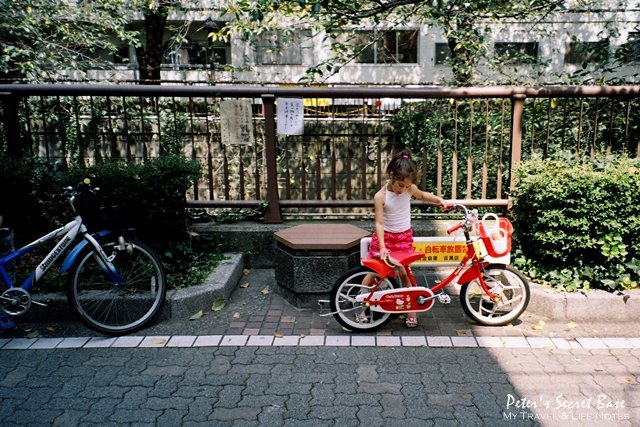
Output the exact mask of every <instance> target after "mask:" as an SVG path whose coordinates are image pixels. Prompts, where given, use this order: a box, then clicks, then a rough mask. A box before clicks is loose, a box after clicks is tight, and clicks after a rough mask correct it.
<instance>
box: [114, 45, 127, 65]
mask: <svg viewBox="0 0 640 427" xmlns="http://www.w3.org/2000/svg"><path fill="white" fill-rule="evenodd" d="M113 63H114V64H129V63H131V60H130V59H129V46H128V45H124V46H118V49H117V50H116V52H115V53H114V54H113Z"/></svg>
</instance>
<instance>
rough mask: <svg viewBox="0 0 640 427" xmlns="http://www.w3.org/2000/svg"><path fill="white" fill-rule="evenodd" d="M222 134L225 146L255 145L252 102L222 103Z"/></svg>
mask: <svg viewBox="0 0 640 427" xmlns="http://www.w3.org/2000/svg"><path fill="white" fill-rule="evenodd" d="M220 133H221V139H222V143H223V144H224V145H232V144H253V117H252V115H251V101H249V100H248V99H238V100H231V101H221V102H220Z"/></svg>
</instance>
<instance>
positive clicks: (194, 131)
mask: <svg viewBox="0 0 640 427" xmlns="http://www.w3.org/2000/svg"><path fill="white" fill-rule="evenodd" d="M292 99H293V100H297V101H296V102H295V103H293V104H291V105H298V106H300V109H299V111H296V112H295V114H294V113H291V112H290V111H288V112H287V113H285V111H284V110H285V107H284V106H285V104H287V105H289V102H288V101H290V100H292ZM0 100H1V102H2V107H3V108H2V114H3V116H2V119H3V120H2V129H1V130H2V133H1V136H2V139H1V140H0V145H4V147H5V148H6V150H7V151H8V152H9V153H10V154H12V155H24V154H26V155H31V156H36V157H41V158H44V159H47V160H53V161H60V162H63V163H84V164H91V163H94V162H100V161H103V160H127V161H144V159H146V158H149V157H154V156H160V155H163V154H164V153H173V154H181V155H184V156H186V157H188V158H191V159H194V160H196V161H198V162H200V164H201V165H202V169H203V175H202V177H201V179H200V180H199V181H198V182H194V183H193V188H192V189H191V190H190V191H189V193H188V195H187V197H188V205H189V206H190V207H202V208H247V207H249V208H256V207H261V206H266V212H265V221H266V222H280V221H282V218H283V216H285V215H289V214H292V213H296V214H305V213H312V214H314V215H318V214H327V213H332V214H335V213H336V212H338V213H339V212H345V211H347V212H358V211H360V212H365V211H369V212H370V207H371V206H373V203H372V198H373V194H374V193H375V191H376V190H377V189H378V188H380V187H381V186H382V183H383V181H384V179H385V174H384V168H385V166H386V164H387V161H388V159H389V157H390V156H391V155H392V152H393V151H394V150H395V149H397V148H398V147H405V146H406V147H409V148H411V150H412V152H413V153H414V155H415V156H416V157H417V158H418V159H419V162H420V164H421V168H422V169H421V174H420V176H421V179H420V183H419V185H420V187H421V188H423V189H426V190H429V191H432V192H435V193H437V194H439V195H441V196H442V197H445V198H447V199H455V200H462V201H464V203H467V204H469V205H473V206H493V207H506V206H507V204H508V194H509V189H510V188H512V187H513V186H514V185H515V175H514V174H513V170H514V168H515V167H516V166H517V165H518V163H519V162H520V161H522V160H523V159H527V158H530V157H532V156H541V157H543V158H547V157H550V156H583V155H591V156H593V155H595V154H596V153H607V152H609V153H612V152H627V153H629V154H630V155H634V156H639V155H640V86H619V87H604V86H602V87H601V86H580V87H540V88H525V87H474V88H389V87H385V88H380V87H376V88H362V87H341V88H329V87H326V88H325V87H314V88H303V87H249V86H245V87H232V86H222V87H216V86H183V85H170V86H167V85H163V86H139V85H78V84H72V85H65V84H51V85H0ZM287 108H289V107H287ZM289 113H291V114H292V115H295V116H296V117H293V118H292V117H287V116H286V114H289ZM285 122H287V124H288V125H290V124H292V123H293V124H297V125H299V126H300V129H298V130H297V131H293V132H290V131H289V130H283V129H278V128H279V126H278V125H284V124H285ZM282 127H285V126H282Z"/></svg>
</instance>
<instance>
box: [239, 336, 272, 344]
mask: <svg viewBox="0 0 640 427" xmlns="http://www.w3.org/2000/svg"><path fill="white" fill-rule="evenodd" d="M273 339H274V336H273V335H270V336H269V335H252V336H250V337H249V340H248V341H247V344H246V345H248V346H265V345H266V346H270V345H272V344H273Z"/></svg>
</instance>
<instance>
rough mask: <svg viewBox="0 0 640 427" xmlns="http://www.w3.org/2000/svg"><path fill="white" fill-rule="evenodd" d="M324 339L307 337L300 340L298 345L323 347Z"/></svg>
mask: <svg viewBox="0 0 640 427" xmlns="http://www.w3.org/2000/svg"><path fill="white" fill-rule="evenodd" d="M323 344H324V337H322V336H317V335H309V336H305V337H304V338H300V341H299V345H301V346H315V345H323Z"/></svg>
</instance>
